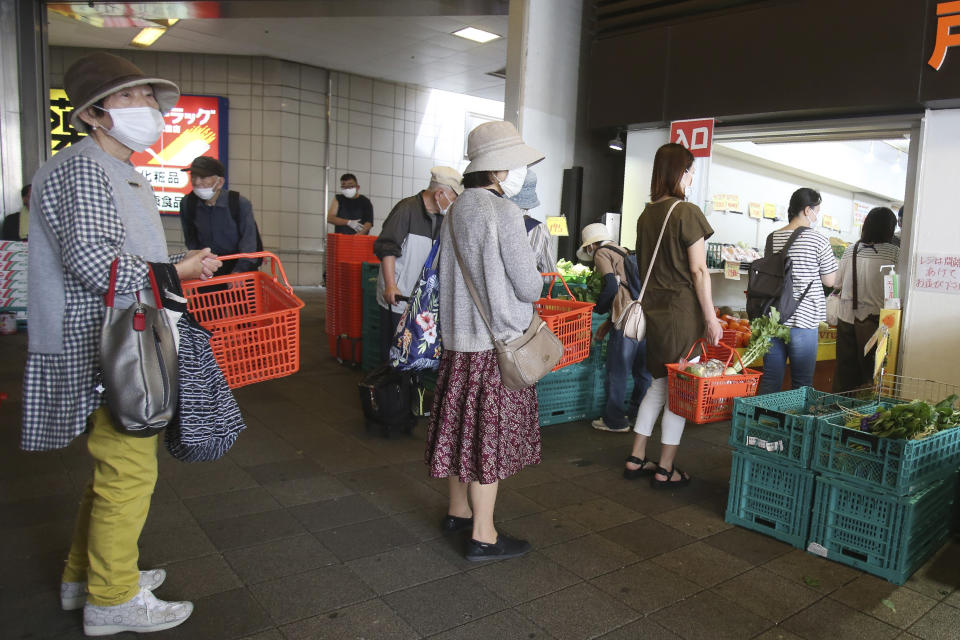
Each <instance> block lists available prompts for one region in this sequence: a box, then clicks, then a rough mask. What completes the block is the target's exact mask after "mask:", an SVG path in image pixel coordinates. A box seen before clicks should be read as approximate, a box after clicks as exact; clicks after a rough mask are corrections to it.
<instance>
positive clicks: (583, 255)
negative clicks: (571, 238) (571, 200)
mask: <svg viewBox="0 0 960 640" xmlns="http://www.w3.org/2000/svg"><path fill="white" fill-rule="evenodd" d="M580 240H581V243H580V248H579V249H577V257H578V258H580V259H581V260H588V261H589V260H593V256H591V255H590V254H588V253H587V252H585V251H584V250H583V248H584V247H586V246H588V245H591V244H593V243H594V242H607V241H609V242H613V238H612V237H611V236H610V230H609V229H607V225H605V224H603V223H602V222H594V223H593V224H588V225H587V226H585V227H584V228H583V231H581V232H580Z"/></svg>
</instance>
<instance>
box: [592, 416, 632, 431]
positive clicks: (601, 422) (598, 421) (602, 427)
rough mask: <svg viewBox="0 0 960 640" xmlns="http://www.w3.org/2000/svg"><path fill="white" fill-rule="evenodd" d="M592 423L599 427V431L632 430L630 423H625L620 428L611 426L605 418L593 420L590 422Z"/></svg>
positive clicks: (594, 426)
mask: <svg viewBox="0 0 960 640" xmlns="http://www.w3.org/2000/svg"><path fill="white" fill-rule="evenodd" d="M590 425H591V426H592V427H593V428H594V429H597V430H599V431H611V432H613V433H627V432H628V431H632V429H631V428H630V425H629V424H625V425H623V426H622V427H620V428H619V429H617V428H615V427H611V426H610V425H608V424H607V422H606V421H605V420H604V419H603V418H597V419H595V420H594V421H593V422H591V423H590Z"/></svg>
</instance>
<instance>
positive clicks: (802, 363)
mask: <svg viewBox="0 0 960 640" xmlns="http://www.w3.org/2000/svg"><path fill="white" fill-rule="evenodd" d="M820 202H821V198H820V194H819V193H818V192H817V191H816V190H814V189H810V188H807V187H803V188H800V189H797V190H796V191H794V192H793V195H792V196H790V206H789V207H788V208H787V219H788V221H789V224H787V226H785V227H783V228H782V229H777V230H776V231H774V232H773V234H772V235H773V251H774V252H776V251H780V250H781V249H783V247H784V245H786V244H787V241H788V240H790V236H791V235H793V232H794V231H795V230H796V229H798V228H801V227H806V228H807V229H808V230H807V231H805V232H802V233H801V234H800V235H799V236H798V237H797V239H796V240H795V241H794V243H793V244H792V245H790V249H789V251H787V255H788V256H789V258H790V260H791V264H792V265H793V266H792V272H791V273H792V275H793V295H794V297H795V298H797V299H799V300H800V304H799V306H798V307H797V310H796V311H795V312H794V313H793V315H792V316H791V317H790V318H789V319H788V320H787V321H785V322H784V324H785V325H786V326H788V327H790V342H789V343H785V342H784V341H783V340H780V339H778V338H774V339H773V340H772V342H773V344H772V346H771V348H770V352H769V353H767V355H766V356H764V358H763V377H762V378H761V379H760V388H759V390H758V391H757V393H760V394H763V393H775V392H777V391H780V389H781V387H782V386H783V376H784V373H785V370H786V366H787V358H788V357H789V359H790V383H791V387H792V388H794V389H799V388H800V387H806V386H812V385H813V371H814V369H815V368H816V366H817V344H818V343H819V340H820V332H819V328H820V323H821V322H824V321H826V319H827V304H826V298H825V297H824V295H823V287H824V286H827V287H832V286H833V285H834V282H835V281H836V278H837V259H836V257H834V255H833V249H831V247H830V241H829V240H827V238H826V236H824V235H822V234H820V233H817V232H816V231H814V230H813V229H812V228H811V227H812V226H813V225H814V224H816V222H817V219H818V218H819V216H820ZM821 285H822V286H821Z"/></svg>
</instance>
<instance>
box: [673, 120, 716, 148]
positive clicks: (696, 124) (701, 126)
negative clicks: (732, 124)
mask: <svg viewBox="0 0 960 640" xmlns="http://www.w3.org/2000/svg"><path fill="white" fill-rule="evenodd" d="M670 142H676V143H677V144H682V145H683V146H685V147H686V148H687V149H689V150H690V153H692V154H693V157H695V158H709V157H710V154H711V152H712V150H713V118H701V119H699V120H674V121H673V122H671V123H670Z"/></svg>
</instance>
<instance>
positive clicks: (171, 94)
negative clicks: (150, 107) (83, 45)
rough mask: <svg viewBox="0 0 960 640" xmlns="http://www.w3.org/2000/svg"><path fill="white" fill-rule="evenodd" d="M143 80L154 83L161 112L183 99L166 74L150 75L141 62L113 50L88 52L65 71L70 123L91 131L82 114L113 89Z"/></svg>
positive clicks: (143, 81) (155, 96) (136, 85)
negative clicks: (111, 51) (165, 76)
mask: <svg viewBox="0 0 960 640" xmlns="http://www.w3.org/2000/svg"><path fill="white" fill-rule="evenodd" d="M143 84H149V85H152V86H153V97H154V98H156V100H157V104H158V105H160V113H167V112H168V111H170V109H173V107H175V106H176V104H177V100H179V99H180V88H179V87H178V86H177V85H176V84H174V83H173V82H170V81H169V80H164V79H163V78H148V77H147V76H145V75H144V74H143V71H141V70H140V68H139V67H137V65H135V64H133V63H132V62H130V61H129V60H127V59H125V58H121V57H120V56H115V55H113V54H112V53H106V52H104V51H98V52H97V53H91V54H90V55H88V56H84V57H82V58H80V59H79V60H77V61H76V62H74V63H73V64H72V65H70V68H69V69H67V72H66V73H65V74H63V90H64V91H66V92H67V98H69V99H70V104H71V105H73V113H71V114H70V124H71V125H73V128H74V129H76V130H77V131H80V132H82V133H89V128H88V127H87V123H85V122H84V121H83V120H81V119H80V114H81V113H82V112H84V111H86V110H87V108H88V107H90V106H91V105H93V104H96V103H97V102H98V101H99V100H102V99H103V98H106V97H107V96H109V95H110V94H112V93H116V92H117V91H120V90H121V89H129V88H130V87H139V86H140V85H143Z"/></svg>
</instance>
